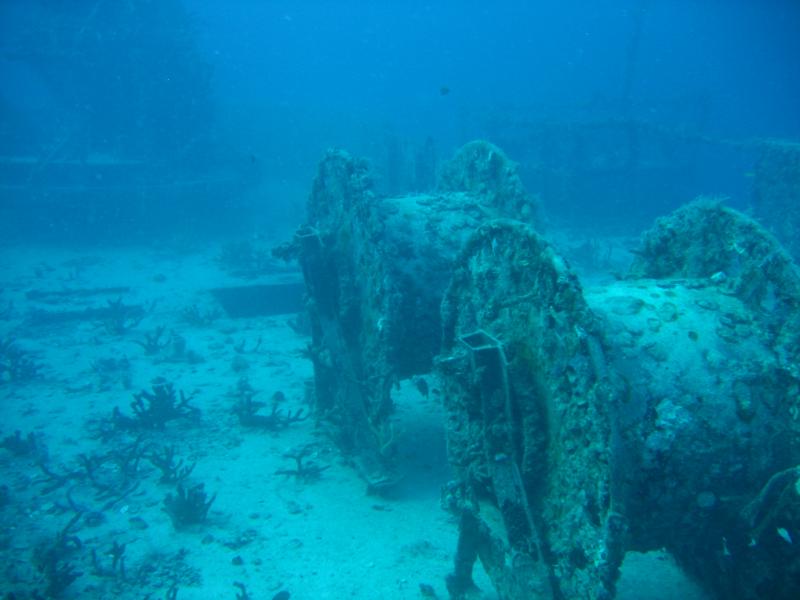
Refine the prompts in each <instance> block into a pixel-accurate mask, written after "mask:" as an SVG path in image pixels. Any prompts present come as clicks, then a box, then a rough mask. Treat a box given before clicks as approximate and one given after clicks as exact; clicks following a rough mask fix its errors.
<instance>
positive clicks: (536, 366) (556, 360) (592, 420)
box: [439, 221, 623, 598]
mask: <svg viewBox="0 0 800 600" xmlns="http://www.w3.org/2000/svg"><path fill="white" fill-rule="evenodd" d="M442 313H443V321H444V341H443V352H442V357H441V359H440V363H439V367H440V370H441V372H442V377H443V381H444V382H445V383H444V387H445V390H444V398H445V407H446V410H447V414H448V421H447V433H448V449H449V456H450V461H451V464H452V465H453V466H454V467H455V468H456V469H457V473H458V475H459V476H460V478H461V480H462V481H464V482H466V485H467V487H468V490H467V496H468V497H473V498H474V502H473V506H472V507H471V508H468V507H465V506H462V507H461V509H462V510H465V509H469V510H474V511H476V512H478V513H479V514H480V515H481V517H482V518H484V519H486V522H487V523H490V522H492V520H493V519H492V517H491V513H492V512H493V510H494V508H493V506H496V507H498V508H499V511H500V513H501V516H502V518H501V521H502V523H503V525H504V527H505V531H506V532H507V534H508V535H509V536H510V537H511V538H512V540H513V535H512V532H513V531H514V530H515V529H519V528H521V529H523V530H524V529H526V528H528V529H530V533H529V535H528V539H529V546H531V548H530V550H529V554H530V555H532V556H533V557H534V558H536V557H545V561H546V563H547V564H546V565H544V566H541V567H540V566H539V565H537V564H536V563H534V564H533V565H529V566H528V567H520V565H524V564H525V563H524V562H520V561H519V559H518V557H519V554H520V553H521V550H520V548H519V547H514V544H513V542H512V544H511V548H510V550H509V555H508V556H504V557H497V556H495V557H491V556H488V555H486V553H482V554H481V553H480V551H479V554H481V559H482V561H483V562H484V566H485V567H486V568H487V571H489V572H490V574H491V573H494V577H493V579H494V582H495V585H496V586H497V587H498V589H499V591H500V595H501V597H504V598H505V597H507V598H527V597H534V596H532V595H531V594H535V593H536V594H542V593H543V592H542V590H541V589H539V588H540V587H541V586H542V577H543V576H544V574H545V573H546V576H547V577H549V579H550V580H551V581H552V588H551V589H550V590H549V591H547V592H546V594H545V595H543V596H535V597H566V598H600V597H610V595H611V594H612V592H613V583H614V578H615V577H616V571H617V567H618V566H619V562H620V560H621V558H622V551H621V544H622V539H621V527H622V525H623V523H622V521H621V517H620V516H619V515H618V514H616V513H615V507H614V505H615V502H616V498H615V497H614V496H615V489H614V482H613V480H612V475H613V470H614V469H613V464H612V463H613V460H614V457H613V456H612V452H611V436H612V432H611V422H610V417H611V413H612V410H613V406H614V403H615V401H616V396H617V395H618V393H619V391H618V390H617V389H616V384H614V383H613V381H612V379H610V378H609V377H608V376H607V375H608V373H607V369H606V366H605V360H604V358H603V353H602V348H601V332H600V331H599V330H598V329H597V327H596V322H595V319H594V317H593V315H592V313H591V312H590V311H589V309H588V306H587V304H586V302H585V301H584V299H583V294H582V291H581V286H580V284H579V283H578V281H577V278H576V277H575V275H574V274H573V273H572V272H571V270H570V269H569V268H568V266H567V265H566V264H565V263H564V261H563V259H561V258H560V256H559V255H558V254H557V253H556V252H555V251H554V250H553V249H552V247H551V246H549V245H548V244H547V243H546V242H545V241H544V240H543V239H542V238H541V237H539V236H538V235H537V234H536V233H535V232H534V231H533V230H532V229H530V228H529V227H528V226H526V225H524V224H522V223H518V222H510V221H495V222H491V223H489V224H486V225H484V226H482V227H481V228H480V229H479V230H478V231H477V232H476V233H475V234H474V235H473V236H472V237H471V238H470V240H469V241H468V242H467V244H466V246H465V247H464V249H463V251H462V252H461V254H460V255H459V258H458V260H457V261H456V265H455V269H454V274H453V280H452V283H451V285H450V287H449V288H448V291H447V295H446V297H445V300H444V302H443V305H442ZM475 331H480V332H485V333H486V334H488V335H490V336H491V337H492V338H494V339H496V340H498V341H500V342H501V343H502V348H503V352H504V355H505V357H504V362H505V371H506V372H505V377H506V379H507V381H506V382H505V385H504V386H500V389H501V390H504V391H503V392H498V393H502V394H503V395H504V396H505V398H504V399H503V401H502V402H501V403H500V406H501V408H500V409H495V410H487V406H486V404H487V402H488V403H492V402H496V399H494V400H493V399H492V398H486V397H485V396H486V393H485V392H482V391H481V389H480V388H481V386H480V385H478V383H477V379H478V378H479V377H480V374H479V373H476V372H474V371H475V370H474V368H472V367H471V366H470V363H469V361H468V352H467V350H466V348H465V344H464V343H463V340H464V338H465V337H469V336H471V335H473V332H475ZM502 441H505V443H504V444H503V443H502ZM509 462H510V463H512V466H511V470H512V471H514V472H517V473H518V477H517V478H516V481H514V478H512V483H511V484H509V483H508V481H507V479H508V478H506V477H504V476H503V474H502V471H503V470H504V469H507V468H508V467H507V466H506V465H507V464H508V463H509ZM509 485H517V486H519V488H520V489H518V490H515V491H509V490H506V489H502V488H503V487H507V486H509ZM515 497H516V498H518V499H519V501H520V502H525V503H526V504H527V506H526V510H525V511H522V513H521V514H522V515H524V514H525V513H526V512H527V513H528V517H529V521H530V522H529V523H525V522H523V523H520V522H519V521H520V520H523V521H524V520H525V519H520V513H519V512H514V511H510V510H507V507H508V505H509V504H512V503H513V502H514V498H515ZM481 499H483V500H486V499H488V500H489V501H488V502H485V501H483V502H482V501H481ZM567 499H568V500H567ZM467 504H469V503H467ZM495 520H496V519H495ZM490 529H492V531H493V535H495V536H498V537H501V538H502V537H503V535H504V534H503V533H502V531H503V529H502V527H499V526H495V527H493V528H491V527H490ZM462 535H463V533H462ZM487 562H488V563H489V564H487ZM504 564H505V565H513V566H506V567H503V565H504Z"/></svg>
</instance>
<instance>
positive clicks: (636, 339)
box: [291, 142, 800, 600]
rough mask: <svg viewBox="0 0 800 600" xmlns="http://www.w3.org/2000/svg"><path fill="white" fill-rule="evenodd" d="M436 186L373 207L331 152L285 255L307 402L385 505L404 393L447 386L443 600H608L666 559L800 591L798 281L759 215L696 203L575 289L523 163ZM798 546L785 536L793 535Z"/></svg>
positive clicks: (493, 165)
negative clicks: (643, 562)
mask: <svg viewBox="0 0 800 600" xmlns="http://www.w3.org/2000/svg"><path fill="white" fill-rule="evenodd" d="M441 181H442V183H441V186H440V190H439V191H438V192H436V193H432V194H425V195H415V196H406V197H397V198H377V197H375V196H374V194H373V193H372V191H371V187H370V185H369V177H368V169H367V166H366V164H365V163H363V162H360V161H357V160H354V159H353V158H351V157H350V156H348V155H347V154H346V153H343V152H339V151H332V152H330V153H329V154H328V156H327V157H326V158H325V160H324V161H323V162H322V164H321V166H320V172H319V175H318V177H317V180H316V182H315V186H314V190H313V192H312V196H311V200H310V202H309V219H308V223H307V225H306V226H304V227H303V228H301V230H300V231H299V232H298V235H297V237H296V239H295V241H294V243H293V246H292V248H291V251H292V252H294V253H295V254H296V255H297V256H299V258H300V261H301V264H302V266H303V270H304V274H305V279H306V284H307V288H308V293H309V300H308V304H309V313H310V316H311V323H312V345H311V348H310V354H311V357H312V359H313V361H314V367H315V375H316V406H317V415H318V417H319V419H320V422H321V423H325V424H326V425H327V426H328V428H329V429H330V431H331V434H332V436H333V437H334V439H336V440H337V441H338V443H339V445H340V447H341V448H342V449H343V450H344V451H345V452H346V453H347V454H348V455H349V456H351V457H352V460H353V463H354V464H355V465H356V466H357V467H358V468H359V470H360V472H361V473H362V475H363V476H364V478H365V479H366V480H367V482H368V484H369V486H370V489H371V490H372V491H380V490H381V489H382V488H384V487H386V486H390V485H391V484H392V483H393V481H395V479H396V477H397V473H396V472H395V471H394V470H393V464H394V462H393V455H392V449H393V441H394V438H393V428H392V425H391V423H392V421H391V413H392V408H393V402H392V387H393V385H394V384H395V383H396V382H397V381H399V380H401V379H405V378H409V377H412V376H414V375H417V374H427V373H429V372H431V371H434V372H435V374H436V377H437V378H438V387H439V389H440V390H441V391H442V397H443V400H444V404H445V409H446V415H447V423H446V430H447V437H448V440H447V441H448V454H449V460H450V463H451V465H452V467H453V470H454V474H455V479H454V481H452V482H450V483H449V484H448V485H447V486H445V488H444V490H443V504H444V505H445V507H446V508H447V509H449V510H451V511H453V512H454V513H455V514H456V515H457V516H458V519H459V523H460V525H459V527H460V537H459V544H458V548H457V551H456V559H455V565H454V571H453V573H452V574H451V576H450V577H449V578H448V582H447V585H448V590H449V592H450V594H451V597H452V598H454V599H468V598H472V597H475V594H476V590H475V587H474V584H473V580H472V569H473V565H474V563H475V561H476V560H480V561H481V563H482V564H483V566H484V569H485V570H486V572H487V573H488V575H489V577H490V578H491V580H492V582H493V584H494V586H495V588H496V589H497V592H498V594H499V596H500V597H501V598H503V599H507V600H521V599H529V598H543V599H551V598H552V599H561V598H587V599H589V598H596V599H604V598H612V597H613V596H614V593H615V581H616V578H617V575H618V572H619V567H620V565H621V563H622V561H623V559H624V555H625V552H626V551H628V550H640V551H646V550H651V549H660V548H667V549H668V550H669V551H670V552H671V553H672V554H673V555H674V556H675V557H676V558H677V560H678V561H679V562H680V564H681V565H682V566H683V567H684V569H685V570H686V572H687V573H689V574H690V575H692V576H693V577H695V578H696V579H697V580H698V581H699V582H701V583H702V584H703V586H704V587H705V588H706V589H707V590H709V591H710V592H712V593H713V594H715V595H716V596H718V597H721V598H722V597H724V598H742V599H750V598H760V597H770V598H792V597H795V596H796V595H798V594H800V583H798V582H799V581H800V577H799V575H800V550H798V548H800V544H798V545H795V544H794V541H795V539H794V538H797V539H800V467H798V465H799V464H800V441H799V440H800V435H799V434H800V423H799V422H798V417H800V399H798V392H799V390H800V371H799V370H798V364H799V363H798V358H800V356H798V354H800V343H799V341H800V277H798V273H797V269H796V267H795V265H794V263H793V262H792V261H791V259H790V257H789V256H788V255H787V254H786V253H785V252H784V251H783V249H782V248H781V247H780V245H779V244H778V243H777V242H776V241H775V240H774V239H773V238H772V237H771V236H770V235H769V234H768V233H767V232H766V231H765V230H764V229H762V228H761V227H760V226H759V225H758V224H757V223H755V222H754V221H753V220H751V219H750V218H748V217H746V216H744V215H742V214H740V213H737V212H735V211H733V210H730V209H727V208H725V207H723V206H721V205H720V204H718V203H713V202H703V201H700V202H695V203H692V204H689V205H687V206H685V207H684V208H682V209H680V210H679V211H677V212H676V213H674V214H673V215H671V216H669V217H665V218H663V219H661V220H659V221H658V222H657V224H656V225H655V227H654V228H653V229H652V230H650V231H649V232H647V233H646V234H645V235H644V236H643V238H642V244H641V248H640V249H639V250H638V252H637V259H636V260H635V261H634V264H633V265H632V266H631V269H630V272H629V274H628V275H627V277H625V278H622V279H620V280H617V281H614V282H613V283H610V284H608V285H605V286H602V287H597V288H590V289H586V290H584V288H583V286H582V285H581V282H580V281H579V280H578V277H577V276H576V275H575V273H574V272H573V271H572V270H571V268H570V267H569V265H568V264H567V263H566V261H565V260H564V259H563V258H562V257H561V256H560V255H559V253H558V252H557V251H556V250H555V249H554V248H553V246H552V245H550V244H549V243H548V242H547V241H546V240H545V239H544V238H543V237H542V236H541V235H540V234H539V233H537V231H536V228H537V226H538V223H537V222H536V214H537V213H536V205H535V204H534V203H533V202H532V201H531V200H530V199H529V198H528V197H527V196H526V194H525V193H524V190H523V189H522V186H521V184H520V182H519V179H518V178H517V177H516V173H515V170H514V165H513V163H511V162H510V161H508V159H507V158H506V157H505V156H504V155H503V154H502V152H501V151H500V150H499V149H497V148H496V147H493V146H491V145H490V144H487V143H485V142H474V143H472V144H470V145H468V146H467V147H465V148H464V149H462V150H461V151H460V152H459V154H458V155H457V156H456V158H455V159H454V160H453V161H452V162H451V163H450V164H449V165H447V166H446V167H445V169H444V172H443V175H442V180H441ZM793 536H794V538H793Z"/></svg>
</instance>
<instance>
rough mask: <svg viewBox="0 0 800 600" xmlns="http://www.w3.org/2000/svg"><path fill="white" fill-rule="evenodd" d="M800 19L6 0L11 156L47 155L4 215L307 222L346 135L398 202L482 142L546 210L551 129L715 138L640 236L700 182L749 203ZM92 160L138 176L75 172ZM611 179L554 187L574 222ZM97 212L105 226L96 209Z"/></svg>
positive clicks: (656, 198)
mask: <svg viewBox="0 0 800 600" xmlns="http://www.w3.org/2000/svg"><path fill="white" fill-rule="evenodd" d="M799 30H800V7H799V6H798V5H797V3H796V2H793V1H778V0H775V1H770V2H746V1H734V2H716V1H714V2H704V3H699V2H692V1H683V0H679V1H674V2H655V1H646V0H640V1H632V2H601V3H586V2H573V1H567V2H560V3H557V4H556V3H540V2H523V1H513V2H512V1H509V2H499V3H484V2H473V1H466V2H417V1H411V2H404V3H403V4H402V7H399V6H398V5H397V3H395V2H388V1H387V2H381V1H378V2H322V1H320V2H315V1H311V2H257V1H248V0H241V1H238V2H229V3H221V2H215V1H200V0H192V1H185V2H179V1H177V0H169V1H166V2H133V3H118V2H88V1H87V2H71V3H55V2H37V3H31V2H26V1H21V0H20V1H14V0H7V1H6V2H3V3H2V6H0V39H2V40H3V43H2V47H3V49H4V52H3V54H2V56H1V57H0V81H2V85H1V86H0V123H1V125H0V126H1V127H2V129H0V131H2V136H0V155H2V156H4V157H25V158H27V159H29V160H33V161H35V162H34V165H33V166H31V165H18V164H14V165H10V166H9V165H8V164H4V166H3V172H2V180H3V181H4V183H5V185H4V190H5V191H4V194H3V195H4V197H5V198H7V199H8V200H4V204H6V203H8V202H12V201H13V203H14V208H13V210H8V207H5V208H6V210H5V211H4V217H5V218H4V222H5V223H6V224H8V223H11V222H15V224H16V225H21V226H22V228H20V227H18V226H17V227H13V228H11V230H12V231H14V232H19V231H20V230H23V231H24V233H25V235H28V236H30V235H43V236H45V237H46V236H48V235H49V236H59V235H65V236H68V237H69V238H70V239H72V240H75V241H80V240H82V239H84V238H86V236H89V237H91V236H92V235H99V234H98V233H97V232H96V231H95V233H94V234H92V233H91V232H90V231H89V230H91V229H95V230H96V229H97V227H96V226H95V225H94V223H95V220H100V221H101V222H102V223H104V224H105V225H108V226H110V227H111V228H112V229H114V230H115V231H116V232H117V233H116V234H118V233H119V231H118V230H119V229H120V227H119V225H120V223H119V222H118V221H119V220H120V219H121V220H125V221H126V227H125V231H127V232H128V234H129V235H134V234H135V235H136V236H137V237H140V238H141V237H144V238H146V237H147V236H148V235H149V234H150V233H153V234H156V233H159V234H162V233H163V230H164V229H165V228H167V229H169V227H170V226H171V227H175V221H176V220H180V221H181V223H183V227H185V228H187V233H188V234H191V233H192V232H193V231H195V230H196V231H202V232H204V233H207V232H208V231H209V230H211V231H217V230H220V229H226V228H227V229H230V228H234V229H235V228H236V227H238V224H239V223H240V222H241V220H242V217H245V218H247V219H248V220H249V221H250V222H252V219H253V218H256V219H257V222H259V223H263V222H270V223H273V224H274V222H275V220H276V219H279V220H280V221H281V222H282V224H283V225H285V226H286V227H291V226H293V224H294V223H296V222H297V221H298V220H299V219H300V218H301V217H302V203H303V201H304V198H305V192H306V190H307V188H308V183H309V181H310V179H311V177H312V176H313V174H314V171H315V167H316V163H317V161H318V160H319V158H320V156H321V155H322V153H323V152H324V150H325V149H326V148H327V147H330V146H337V147H343V148H347V149H348V150H350V151H351V152H353V153H354V154H356V155H361V156H365V157H367V158H369V159H371V160H372V161H373V162H374V165H375V169H376V170H377V171H378V172H379V173H381V172H383V174H384V177H383V178H380V177H379V178H378V179H379V183H383V184H385V188H386V189H387V191H392V192H395V191H399V190H402V189H407V188H408V185H407V182H405V181H403V180H402V178H400V179H399V180H398V178H397V177H396V176H391V174H390V176H388V177H387V176H386V171H390V170H391V167H387V165H386V163H387V160H389V158H388V157H391V156H394V157H395V158H396V157H397V154H398V152H400V153H404V155H413V154H414V152H415V150H416V149H418V148H420V147H421V146H422V145H423V144H424V143H425V142H426V140H431V141H432V144H433V147H434V148H435V152H436V156H437V158H438V160H440V161H441V160H444V159H446V158H447V157H449V156H450V155H451V154H452V152H453V151H454V150H455V148H457V147H458V146H460V145H461V144H463V143H465V142H467V141H469V140H471V139H475V138H487V139H489V140H491V141H493V142H495V143H498V144H500V145H501V146H502V147H503V148H504V149H505V150H506V151H507V152H508V153H509V154H510V156H511V157H512V158H513V159H515V160H517V161H518V162H520V168H521V172H522V174H523V177H526V178H527V179H526V184H527V185H528V186H529V188H531V191H533V192H535V193H540V194H541V195H542V200H543V202H544V203H545V205H547V203H548V195H551V196H552V194H549V190H548V189H547V187H546V186H545V185H543V184H542V182H541V181H539V180H538V179H537V178H536V174H535V173H531V172H532V171H535V164H534V163H535V162H536V159H534V157H532V156H531V149H532V148H533V147H535V146H536V144H537V143H539V144H541V133H540V129H536V128H537V127H541V126H546V125H548V124H549V125H551V126H553V127H555V129H554V132H555V133H554V135H556V136H558V135H559V134H560V132H562V131H563V129H560V128H563V127H564V126H565V124H568V123H587V122H595V123H596V122H601V121H608V120H619V119H634V120H637V121H639V122H642V123H645V124H647V125H648V126H652V127H656V128H665V129H666V130H667V132H668V134H672V135H674V134H676V133H680V134H685V135H688V136H704V137H705V138H709V139H710V140H711V142H712V143H711V144H701V147H698V145H697V144H692V143H689V142H686V143H682V142H677V143H676V144H675V145H674V147H673V148H672V149H671V150H670V152H671V154H669V153H668V154H666V155H663V156H659V157H658V160H659V161H660V164H661V165H662V166H663V167H664V168H665V170H664V173H666V171H667V170H668V168H669V167H670V166H674V167H677V168H679V172H677V173H672V174H662V175H659V177H662V178H663V181H662V185H661V187H660V188H659V191H658V192H653V191H652V190H649V191H648V193H646V194H642V195H648V196H650V201H651V202H652V204H653V207H652V210H648V207H647V206H645V207H644V208H642V207H641V202H642V201H641V200H640V201H639V205H640V208H641V210H640V214H638V216H637V220H636V222H635V223H631V226H632V227H637V228H640V227H641V226H643V225H644V224H645V223H647V222H649V221H650V220H651V219H652V217H654V216H656V215H657V214H662V213H663V212H665V210H668V209H671V208H674V207H675V206H677V205H679V204H680V203H683V202H685V201H687V200H689V199H691V197H693V196H694V195H697V194H712V195H724V196H727V197H729V198H730V201H731V202H732V203H734V204H735V205H738V206H746V205H747V204H748V202H749V200H750V198H749V194H750V187H751V180H750V179H748V178H747V176H746V174H747V172H748V171H749V170H750V169H751V168H752V163H753V162H754V153H752V152H748V150H747V149H743V148H741V147H736V148H731V147H730V146H729V145H725V144H724V142H729V141H746V140H751V139H753V138H762V137H775V138H796V137H797V136H798V135H800V111H798V110H797V108H796V107H797V106H798V105H800V78H798V77H797V76H796V57H797V56H798V55H800V36H798V35H797V32H798V31H799ZM531 128H533V130H534V132H533V133H531ZM590 136H591V134H590ZM532 138H533V139H532ZM720 142H723V143H720ZM582 152H584V153H586V154H588V155H589V160H590V161H591V159H592V158H593V157H592V153H593V152H595V153H597V154H602V152H603V151H601V150H598V149H597V148H592V147H591V140H590V143H589V144H588V147H587V149H585V150H582ZM393 153H394V154H393ZM93 155H102V156H104V157H107V158H110V159H114V160H119V161H126V160H127V161H137V167H136V168H133V167H130V168H124V167H119V168H117V169H113V168H110V167H104V168H98V169H94V170H92V169H88V170H86V169H84V170H83V171H81V170H80V169H75V168H68V167H63V165H62V163H63V162H64V161H69V160H78V161H80V160H86V159H87V158H88V157H90V156H93ZM559 160H560V159H559ZM568 160H569V157H567V158H565V159H564V161H567V163H568ZM598 160H601V161H602V160H603V157H602V156H600V157H599V158H598ZM562 163H563V161H562V162H559V163H558V164H556V165H554V166H555V167H563V166H565V165H564V164H562ZM566 166H567V167H568V166H569V165H568V164H567V165H566ZM204 178H208V179H212V180H213V181H214V182H216V183H215V184H214V185H212V186H205V187H203V185H202V184H201V183H198V180H202V179H204ZM604 185H605V186H606V189H605V191H606V192H607V196H605V195H604V188H603V186H604ZM82 186H85V187H89V188H90V189H92V190H95V191H98V190H102V191H98V195H99V196H101V197H100V198H98V197H94V196H93V195H92V194H83V197H82V198H81V192H80V190H79V191H77V192H76V191H75V188H76V187H78V188H81V187H82ZM395 188H397V189H395ZM666 188H668V189H666ZM594 189H595V190H596V194H597V198H595V199H594V200H591V201H590V200H589V199H585V200H579V199H577V198H575V197H573V198H570V199H569V205H570V210H569V211H565V210H562V209H563V206H559V204H563V201H561V202H559V201H558V199H551V200H550V203H551V207H550V208H551V212H552V215H553V216H554V217H555V218H557V219H558V218H563V219H562V220H567V221H569V218H570V215H575V214H579V213H581V212H582V210H581V209H582V208H584V207H582V206H581V202H583V203H585V204H587V207H588V208H590V209H591V213H592V214H593V215H594V216H595V217H602V216H603V214H604V209H603V207H602V205H603V203H604V202H606V203H607V202H608V201H609V198H611V197H612V196H613V195H614V193H615V192H614V191H613V189H614V185H613V183H609V182H605V183H604V182H600V183H599V184H596V185H595V186H594ZM132 190H133V191H132ZM164 197H168V198H170V200H169V201H167V202H163V198H164ZM31 198H33V199H35V200H36V202H31V201H30V200H31ZM644 202H645V203H646V202H647V201H644ZM42 203H43V204H42ZM142 203H144V204H148V206H147V207H146V208H145V209H142V210H140V211H137V210H134V208H133V207H132V206H133V205H136V204H142ZM598 203H599V204H600V206H599V207H598V206H597V204H598ZM98 205H99V206H98ZM87 206H88V207H90V209H91V210H92V211H94V212H93V215H94V216H93V219H94V220H88V221H87V220H79V219H76V217H75V213H76V212H81V211H82V210H84V209H86V207H87ZM153 206H155V212H153ZM613 208H614V207H613V205H607V209H608V210H609V211H610V210H613ZM159 211H164V212H163V218H162V219H153V217H154V216H156V215H158V214H159ZM43 212H46V213H47V214H48V215H50V216H51V217H52V218H51V219H50V221H47V219H44V218H42V213H43ZM606 212H607V211H606ZM237 217H238V218H237ZM156 221H157V222H158V223H156ZM167 224H171V225H167ZM580 224H581V223H574V225H580ZM76 229H77V230H76ZM7 233H11V232H10V231H7ZM116 234H115V235H116ZM122 234H123V235H125V232H122Z"/></svg>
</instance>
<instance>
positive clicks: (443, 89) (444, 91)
mask: <svg viewBox="0 0 800 600" xmlns="http://www.w3.org/2000/svg"><path fill="white" fill-rule="evenodd" d="M449 93H450V88H449V87H448V86H446V85H443V86H442V87H440V88H439V95H440V96H447V94H449Z"/></svg>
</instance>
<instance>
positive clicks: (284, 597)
mask: <svg viewBox="0 0 800 600" xmlns="http://www.w3.org/2000/svg"><path fill="white" fill-rule="evenodd" d="M291 596H292V595H291V594H290V593H289V592H287V591H286V590H281V591H280V592H278V593H277V594H275V595H274V596H273V597H272V600H289V598H290V597H291Z"/></svg>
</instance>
